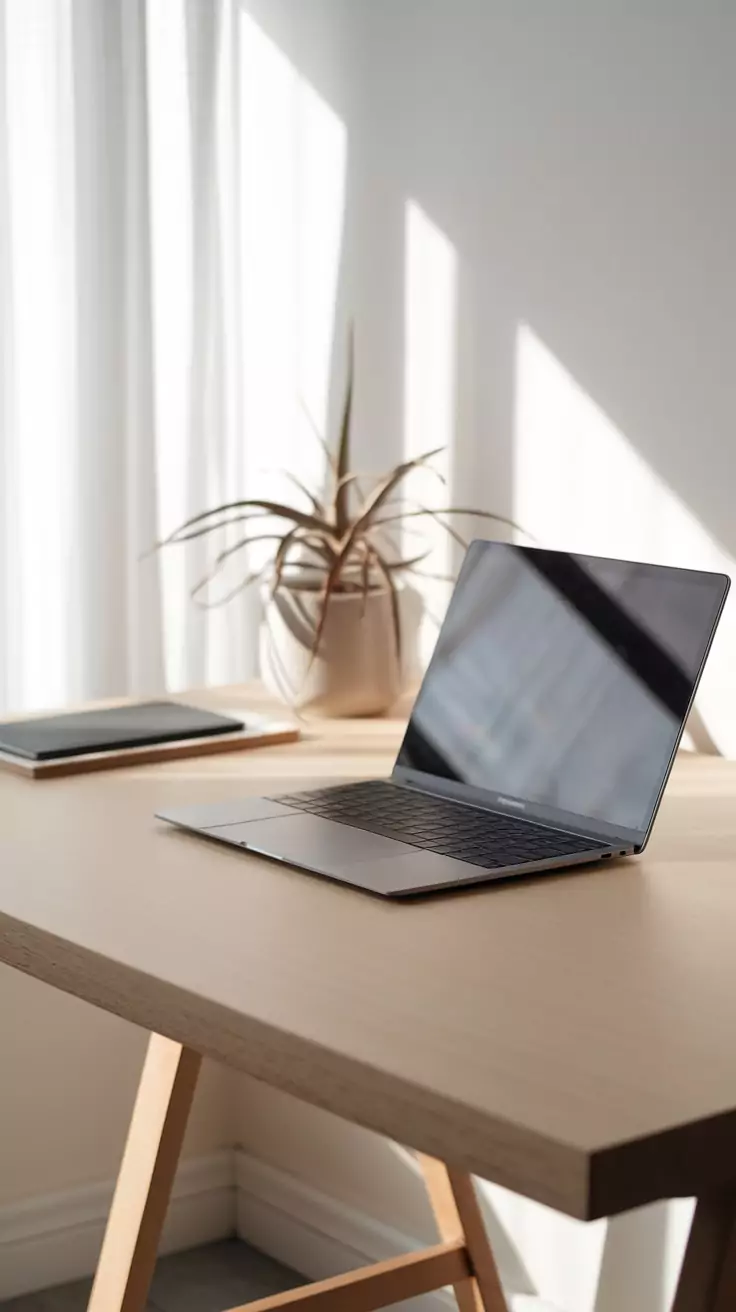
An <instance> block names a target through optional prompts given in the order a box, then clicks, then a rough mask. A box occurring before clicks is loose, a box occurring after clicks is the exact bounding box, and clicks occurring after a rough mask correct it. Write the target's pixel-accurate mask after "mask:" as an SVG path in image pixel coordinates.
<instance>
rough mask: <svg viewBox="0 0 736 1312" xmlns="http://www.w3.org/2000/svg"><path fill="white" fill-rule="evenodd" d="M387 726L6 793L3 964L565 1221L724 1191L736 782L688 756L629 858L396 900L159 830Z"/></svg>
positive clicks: (309, 775)
mask: <svg viewBox="0 0 736 1312" xmlns="http://www.w3.org/2000/svg"><path fill="white" fill-rule="evenodd" d="M241 698H242V702H243V704H244V705H245V704H251V705H252V704H253V702H254V698H253V696H250V697H248V696H247V695H246V694H245V693H241ZM200 700H203V699H200ZM212 700H214V701H215V702H216V699H212ZM220 700H221V702H222V701H227V702H228V704H230V705H232V704H234V699H233V693H232V690H231V691H230V692H229V693H228V694H226V695H225V696H224V697H221V699H220ZM210 704H212V702H210ZM400 731H401V721H400V720H399V719H394V720H390V719H384V720H374V721H363V722H360V721H352V722H350V721H345V722H342V723H337V724H322V725H319V724H315V725H314V726H312V727H311V728H308V729H307V730H306V734H305V738H304V740H303V741H302V742H301V743H300V744H297V745H289V746H284V747H273V748H268V749H266V750H264V751H262V752H253V753H244V754H243V755H242V756H224V757H213V758H210V759H203V758H198V759H193V760H190V761H177V762H169V763H166V764H161V765H156V766H147V767H142V768H139V769H137V770H121V771H117V772H111V773H108V774H100V775H89V776H80V777H76V778H71V779H60V780H49V781H44V782H32V781H29V780H25V779H21V778H15V777H13V776H9V775H8V776H3V777H2V778H0V960H2V961H5V962H7V963H9V964H10V965H12V966H15V967H18V968H19V969H21V970H24V971H27V972H28V973H29V974H31V975H34V976H36V977H37V978H39V979H42V980H46V981H48V983H50V984H53V985H55V986H56V987H58V988H62V989H64V990H67V991H68V992H70V993H73V994H76V995H78V996H79V997H82V998H85V999H87V1000H88V1001H89V1002H91V1003H94V1004H97V1005H99V1006H101V1007H103V1008H105V1009H106V1010H108V1011H112V1012H116V1013H118V1014H119V1015H121V1016H124V1017H126V1018H127V1019H129V1020H132V1021H134V1022H136V1023H138V1024H139V1025H142V1026H145V1027H146V1028H147V1029H151V1030H156V1031H158V1032H160V1033H163V1034H166V1035H168V1036H169V1037H171V1038H175V1039H178V1040H180V1041H183V1042H185V1043H186V1044H188V1045H189V1046H190V1047H193V1048H195V1049H197V1050H198V1051H200V1052H203V1053H205V1054H207V1055H209V1056H211V1057H214V1058H216V1059H218V1060H221V1061H224V1062H226V1063H227V1064H229V1065H231V1066H233V1067H235V1068H238V1069H240V1070H243V1071H248V1072H249V1073H251V1074H252V1075H255V1076H257V1077H259V1078H260V1079H263V1080H265V1081H267V1082H268V1083H270V1084H273V1085H276V1086H278V1087H279V1088H282V1089H287V1090H289V1091H291V1092H292V1093H295V1094H297V1095H298V1096H300V1097H302V1098H305V1099H306V1100H307V1101H310V1102H313V1103H316V1104H318V1105H320V1106H323V1107H327V1108H330V1109H331V1110H333V1111H335V1112H338V1113H339V1114H341V1115H343V1116H345V1117H347V1118H349V1119H351V1120H354V1121H357V1122H359V1123H362V1124H364V1125H367V1126H370V1127H372V1128H373V1129H376V1130H379V1131H382V1132H384V1133H386V1134H388V1135H390V1136H392V1137H393V1138H395V1139H398V1140H400V1141H401V1142H403V1143H405V1144H407V1145H409V1146H412V1147H415V1148H418V1149H421V1150H423V1151H425V1152H428V1153H431V1154H433V1155H434V1156H436V1157H440V1158H443V1159H445V1160H447V1161H449V1162H450V1163H452V1164H455V1165H457V1166H461V1167H464V1168H466V1169H468V1170H471V1171H473V1172H475V1173H476V1174H478V1175H481V1176H485V1177H486V1178H488V1179H491V1180H494V1181H496V1182H497V1183H499V1184H504V1185H506V1186H508V1187H509V1188H511V1189H514V1190H517V1191H518V1192H519V1193H522V1194H525V1195H527V1196H529V1197H533V1198H537V1199H539V1200H541V1201H542V1202H545V1203H548V1204H549V1205H551V1206H553V1207H556V1208H559V1209H561V1210H562V1211H565V1212H568V1213H570V1214H571V1215H573V1216H578V1217H583V1218H585V1217H594V1216H601V1215H609V1214H613V1213H615V1212H617V1211H620V1210H623V1209H625V1208H627V1207H632V1206H635V1205H638V1204H641V1203H645V1202H647V1201H650V1200H652V1199H653V1198H656V1197H665V1196H675V1195H677V1194H690V1193H696V1192H703V1191H704V1190H705V1189H706V1188H709V1187H713V1186H714V1185H717V1184H719V1183H720V1182H722V1181H725V1180H732V1179H733V1176H734V1174H736V1042H734V1033H735V1032H736V1025H735V1023H734V1017H735V1015H736V948H735V944H736V764H731V763H728V762H723V761H720V760H717V759H713V758H696V759H688V758H683V759H681V760H680V761H679V762H678V764H677V766H676V769H675V772H674V775H673V778H672V780H671V783H670V786H669V788H668V791H667V795H666V798H665V801H664V803H663V806H662V810H661V813H660V818H659V820H658V822H657V826H656V830H655V835H654V838H653V839H652V841H651V843H650V846H649V849H648V850H647V853H646V854H645V856H644V857H642V858H641V859H638V860H629V861H624V862H621V863H619V864H617V865H614V864H613V863H611V864H610V865H607V866H605V867H600V868H597V869H596V870H595V871H594V872H587V873H582V874H581V873H577V874H569V875H565V876H561V877H555V878H552V877H549V876H548V877H546V878H541V879H538V880H537V881H534V882H529V883H526V884H523V883H518V882H517V883H511V884H508V885H506V886H503V887H495V888H494V887H492V886H489V887H486V888H476V889H473V890H470V891H466V892H463V893H457V894H451V895H443V896H439V897H436V898H434V899H427V900H424V901H418V902H408V903H394V902H384V901H380V900H378V899H373V898H370V897H368V896H366V895H364V894H360V893H358V892H355V891H352V890H350V889H348V888H345V887H342V886H339V885H335V884H330V883H327V882H325V881H321V880H319V879H317V878H313V877H310V876H307V875H304V874H301V873H299V872H297V871H294V870H291V869H289V868H287V867H283V866H279V865H277V864H273V863H269V862H267V861H264V860H261V859H258V858H252V857H247V856H245V855H241V854H240V853H238V852H235V851H232V850H230V849H228V848H226V847H221V846H218V845H215V844H212V845H209V844H207V843H206V842H204V841H202V840H198V839H196V838H193V837H190V836H188V835H186V834H184V833H181V832H177V831H175V830H173V829H170V828H168V827H167V826H164V825H159V824H158V823H156V822H155V821H154V819H153V811H154V808H155V807H156V806H158V805H163V806H167V805H168V806H171V805H174V804H176V803H182V804H183V803H188V802H195V801H197V800H204V801H209V800H212V801H214V800H215V799H218V798H228V797H232V796H237V795H238V794H240V793H242V792H243V791H244V790H247V791H249V792H261V791H273V790H275V789H278V788H281V787H282V786H284V787H286V788H291V787H292V786H293V785H294V784H296V783H298V782H300V781H306V782H309V781H310V780H315V781H316V780H317V779H345V778H356V777H359V776H366V777H367V776H371V775H380V774H385V773H386V772H387V771H388V769H389V768H390V764H391V760H392V756H393V753H394V751H395V748H396V743H397V740H398V737H399V734H400Z"/></svg>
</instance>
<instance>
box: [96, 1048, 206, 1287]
mask: <svg viewBox="0 0 736 1312" xmlns="http://www.w3.org/2000/svg"><path fill="white" fill-rule="evenodd" d="M201 1064H202V1058H201V1057H200V1056H199V1055H198V1054H197V1053H196V1052H192V1051H191V1050H190V1049H188V1048H183V1047H182V1045H181V1044H180V1043H175V1042H174V1041H173V1039H165V1038H163V1037H162V1036H161V1035H160V1034H152V1035H151V1037H150V1040H149V1044H148V1052H147V1053H146V1059H145V1062H144V1065H143V1072H142V1074H141V1079H140V1084H139V1086H138V1095H137V1098H136V1102H135V1107H134V1110H133V1117H132V1120H131V1122H130V1129H129V1131H128V1138H127V1142H126V1145H125V1152H124V1154H123V1160H122V1164H121V1167H120V1173H119V1175H118V1180H117V1185H116V1187H115V1197H114V1198H113V1203H112V1208H111V1210H110V1216H109V1218H108V1222H107V1230H106V1231H105V1238H104V1241H103V1244H102V1251H101V1253H100V1260H99V1263H98V1266H97V1274H96V1276H95V1282H94V1286H93V1288H92V1294H91V1296H90V1301H89V1304H88V1312H143V1309H144V1308H145V1306H146V1299H147V1297H148V1289H149V1286H150V1283H151V1277H152V1276H153V1269H154V1266H155V1265H156V1254H157V1251H158V1245H159V1239H160V1237H161V1230H162V1228H163V1224H164V1220H165V1217H166V1209H167V1207H168V1204H169V1196H170V1194H171V1186H172V1184H173V1182H174V1174H175V1172H176V1167H177V1163H178V1161H179V1153H180V1151H181V1145H182V1141H183V1139H184V1131H185V1130H186V1126H187V1120H188V1119H189V1110H190V1108H191V1105H192V1099H193V1097H194V1090H195V1088H196V1086H197V1076H198V1075H199V1070H200V1066H201Z"/></svg>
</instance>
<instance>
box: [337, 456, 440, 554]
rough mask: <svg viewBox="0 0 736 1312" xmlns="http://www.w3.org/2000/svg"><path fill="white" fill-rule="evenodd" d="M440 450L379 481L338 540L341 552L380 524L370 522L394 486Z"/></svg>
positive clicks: (397, 467) (345, 550) (349, 548)
mask: <svg viewBox="0 0 736 1312" xmlns="http://www.w3.org/2000/svg"><path fill="white" fill-rule="evenodd" d="M441 450H442V447H437V449H436V450H434V451H426V452H425V454H424V455H422V456H416V457H415V458H414V459H413V460H404V461H402V463H401V464H400V465H397V466H396V468H395V469H394V470H392V472H391V473H390V474H388V475H387V476H386V478H384V479H382V480H381V482H380V483H379V484H378V485H377V487H375V488H374V489H373V491H372V492H370V493H369V494H368V496H367V497H366V499H365V501H364V503H363V508H362V510H361V511H360V514H359V515H358V516H357V518H356V519H355V520H353V523H352V524H351V525H350V527H349V528H348V530H347V532H346V533H345V534H344V536H343V537H342V538H341V539H340V550H341V552H344V553H349V552H350V550H351V548H352V546H353V544H354V543H355V541H356V540H357V539H358V538H359V537H361V536H362V535H363V534H364V533H365V532H367V531H368V530H369V529H370V528H372V527H376V526H377V525H378V524H379V523H380V521H379V520H375V522H372V521H373V517H374V515H375V513H376V511H377V510H378V509H379V507H380V506H381V505H382V504H383V502H384V501H385V500H386V498H387V497H388V496H390V494H391V492H392V491H393V489H394V488H395V487H396V485H397V484H398V483H400V481H401V479H402V478H405V477H406V475H407V474H409V473H410V472H411V470H412V469H416V468H417V467H418V466H419V465H421V464H423V463H424V461H425V460H430V459H431V458H432V456H436V455H438V454H439V452H440V451H441Z"/></svg>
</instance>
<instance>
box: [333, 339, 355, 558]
mask: <svg viewBox="0 0 736 1312" xmlns="http://www.w3.org/2000/svg"><path fill="white" fill-rule="evenodd" d="M353 365H354V349H353V326H352V324H351V325H350V331H349V334H348V376H347V382H346V384H345V404H344V406H343V412H342V424H341V425H340V440H339V442H338V446H337V459H336V462H335V530H336V532H337V536H338V537H339V538H341V537H343V536H344V535H345V533H346V532H347V530H348V527H349V525H350V486H349V482H348V472H349V466H350V422H351V417H352V410H353Z"/></svg>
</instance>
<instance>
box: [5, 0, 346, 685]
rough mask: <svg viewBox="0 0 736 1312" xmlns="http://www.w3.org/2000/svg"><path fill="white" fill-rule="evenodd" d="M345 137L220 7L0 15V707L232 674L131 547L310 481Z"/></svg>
mask: <svg viewBox="0 0 736 1312" xmlns="http://www.w3.org/2000/svg"><path fill="white" fill-rule="evenodd" d="M345 149H346V147H345V134H344V129H343V127H342V124H341V123H340V122H339V120H337V119H336V118H335V116H334V114H333V113H332V112H331V110H329V108H328V107H327V106H326V105H325V104H324V103H323V102H322V101H320V100H319V97H317V96H316V93H314V92H313V91H312V89H311V88H310V87H309V86H308V84H306V83H304V82H303V81H302V80H301V79H300V77H299V75H298V73H297V72H296V70H295V69H294V68H293V67H292V66H291V65H290V64H289V62H288V60H287V59H286V57H285V56H284V55H283V54H282V53H281V52H280V51H279V50H278V49H277V48H276V47H275V46H273V45H272V43H271V42H270V41H269V40H268V38H267V37H266V36H265V35H264V34H263V33H262V32H261V31H260V29H259V28H258V27H257V26H256V24H255V23H254V22H253V20H252V19H251V18H250V17H249V16H248V14H247V12H246V11H245V10H244V9H243V8H242V7H241V6H240V5H239V4H237V3H236V2H235V0H208V2H207V3H202V0H148V3H146V0H55V3H54V4H49V3H48V0H3V2H2V3H0V289H1V293H2V294H1V295H0V514H1V516H2V519H1V523H0V708H11V709H24V708H29V707H36V706H53V705H61V704H64V703H65V702H69V701H74V700H80V699H83V698H87V697H100V696H106V695H113V694H119V693H125V692H135V693H150V692H153V691H156V690H159V689H161V688H163V687H164V686H165V685H168V686H170V687H183V686H187V685H192V684H199V683H204V682H206V681H213V680H214V681H223V682H225V681H236V680H239V679H242V678H243V677H246V676H248V675H249V674H250V673H252V672H253V670H254V668H255V661H256V647H257V642H256V634H257V624H258V614H259V600H258V596H257V594H254V593H252V592H251V593H247V594H243V595H242V596H241V597H239V598H238V599H237V600H236V601H235V602H234V603H231V604H230V605H229V606H227V607H223V608H213V609H207V610H205V609H202V608H198V607H196V606H195V605H194V604H192V602H191V600H190V595H189V594H190V591H191V589H192V587H193V586H194V585H195V584H196V583H197V582H198V581H199V579H200V578H201V577H202V575H203V574H204V573H206V572H207V570H208V565H209V564H211V561H212V556H213V552H216V550H217V549H221V548H222V543H219V544H214V543H206V542H202V541H198V542H196V543H194V544H192V547H191V548H190V549H188V550H184V549H181V548H175V549H174V548H172V549H170V550H169V551H166V552H164V553H158V554H157V553H152V552H151V547H152V545H153V544H154V543H155V542H156V540H157V539H159V538H160V537H162V536H164V535H165V534H166V533H167V532H169V531H171V529H172V528H174V527H175V526H176V525H177V524H178V523H180V522H181V521H182V520H184V519H185V518H187V517H188V516H190V515H193V514H196V513H198V512H199V511H201V510H203V509H206V508H207V507H208V506H211V505H214V504H216V503H217V502H220V501H226V500H232V499H234V498H236V497H242V496H244V495H251V496H252V495H264V494H266V493H270V494H273V493H274V491H277V490H278V483H279V479H278V476H277V475H275V474H273V472H271V473H269V470H270V471H273V470H277V469H279V468H282V469H283V468H285V467H287V466H288V467H289V468H290V469H291V470H292V471H294V470H295V469H296V470H298V471H299V472H300V473H302V474H303V475H306V476H307V477H313V476H315V473H316V470H317V466H318V461H319V451H318V448H317V445H316V443H314V442H313V438H312V436H311V435H310V433H309V422H308V421H307V419H306V415H307V414H309V415H310V416H311V419H312V420H313V421H315V422H316V423H317V424H318V425H319V426H324V423H325V412H326V406H327V391H328V376H329V365H330V356H331V342H332V334H333V315H334V304H335V292H336V281H337V269H338V261H339V247H340V236H341V224H342V210H343V196H344V174H345ZM239 570H242V573H245V567H244V563H243V562H242V561H240V562H238V559H237V557H236V558H235V559H234V561H233V571H234V573H233V576H232V577H231V578H230V579H228V580H226V581H225V583H226V584H227V586H230V585H231V584H232V582H233V579H234V580H235V581H237V576H238V571H239ZM224 587H225V584H223V588H224ZM215 591H216V590H215ZM211 599H214V600H216V595H215V596H214V597H211Z"/></svg>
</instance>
